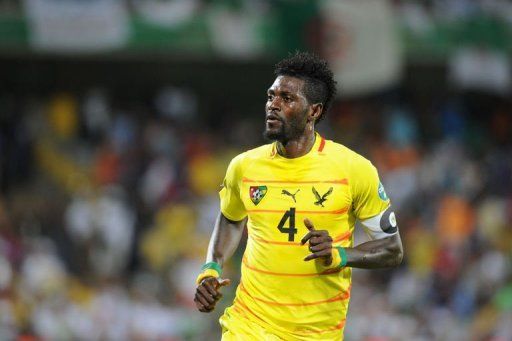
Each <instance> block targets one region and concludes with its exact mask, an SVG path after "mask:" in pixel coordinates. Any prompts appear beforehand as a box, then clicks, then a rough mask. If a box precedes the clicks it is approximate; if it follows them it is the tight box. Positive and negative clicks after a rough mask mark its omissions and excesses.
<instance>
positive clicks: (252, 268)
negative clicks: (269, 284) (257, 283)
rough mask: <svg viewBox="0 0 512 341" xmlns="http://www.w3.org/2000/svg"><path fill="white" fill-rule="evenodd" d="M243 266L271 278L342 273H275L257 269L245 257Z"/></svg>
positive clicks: (334, 270) (333, 271)
mask: <svg viewBox="0 0 512 341" xmlns="http://www.w3.org/2000/svg"><path fill="white" fill-rule="evenodd" d="M242 264H243V265H245V267H246V268H247V269H249V270H252V271H256V272H260V273H263V274H266V275H271V276H284V277H316V276H324V275H331V274H335V273H338V272H340V271H341V269H337V268H334V269H328V270H325V271H323V272H314V273H308V274H295V273H287V272H274V271H267V270H261V269H258V268H255V267H254V266H252V265H249V263H248V262H247V259H246V258H245V257H243V258H242Z"/></svg>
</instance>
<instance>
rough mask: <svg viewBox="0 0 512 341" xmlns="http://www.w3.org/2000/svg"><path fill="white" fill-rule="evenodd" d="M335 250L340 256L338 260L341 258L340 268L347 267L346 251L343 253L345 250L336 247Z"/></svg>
mask: <svg viewBox="0 0 512 341" xmlns="http://www.w3.org/2000/svg"><path fill="white" fill-rule="evenodd" d="M336 249H337V250H338V253H339V254H340V258H341V263H340V268H342V267H344V266H345V265H347V251H345V248H344V247H341V246H337V247H336Z"/></svg>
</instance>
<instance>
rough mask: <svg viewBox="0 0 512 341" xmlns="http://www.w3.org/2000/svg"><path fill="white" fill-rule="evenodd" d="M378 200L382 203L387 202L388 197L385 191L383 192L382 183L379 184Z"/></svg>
mask: <svg viewBox="0 0 512 341" xmlns="http://www.w3.org/2000/svg"><path fill="white" fill-rule="evenodd" d="M378 191H379V198H381V199H382V200H384V201H387V200H388V199H389V198H388V195H387V194H386V191H385V190H384V186H383V185H382V182H379V190H378Z"/></svg>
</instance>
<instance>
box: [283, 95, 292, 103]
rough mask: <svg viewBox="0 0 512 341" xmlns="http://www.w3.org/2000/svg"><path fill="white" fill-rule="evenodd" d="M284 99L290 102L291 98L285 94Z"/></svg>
mask: <svg viewBox="0 0 512 341" xmlns="http://www.w3.org/2000/svg"><path fill="white" fill-rule="evenodd" d="M284 100H285V102H291V101H292V98H291V97H287V96H285V97H284Z"/></svg>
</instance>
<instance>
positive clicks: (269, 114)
mask: <svg viewBox="0 0 512 341" xmlns="http://www.w3.org/2000/svg"><path fill="white" fill-rule="evenodd" d="M269 118H271V119H274V120H277V121H279V122H283V119H282V118H281V117H279V115H276V114H274V113H268V112H267V114H266V115H265V120H268V119H269Z"/></svg>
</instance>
